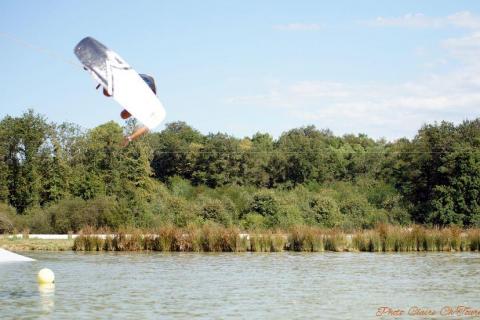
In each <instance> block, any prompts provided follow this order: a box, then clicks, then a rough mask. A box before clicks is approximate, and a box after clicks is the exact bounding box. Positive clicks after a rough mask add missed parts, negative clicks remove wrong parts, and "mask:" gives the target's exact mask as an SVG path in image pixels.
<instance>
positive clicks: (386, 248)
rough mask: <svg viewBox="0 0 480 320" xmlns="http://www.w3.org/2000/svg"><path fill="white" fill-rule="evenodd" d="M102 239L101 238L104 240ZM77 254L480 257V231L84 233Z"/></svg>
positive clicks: (213, 228)
mask: <svg viewBox="0 0 480 320" xmlns="http://www.w3.org/2000/svg"><path fill="white" fill-rule="evenodd" d="M100 234H101V235H100ZM73 250H76V251H144V250H147V251H162V252H173V251H181V252H246V251H249V252H281V251H297V252H323V251H334V252H341V251H361V252H454V251H477V252H478V251H480V229H468V230H463V229H460V228H457V227H450V228H430V229H428V228H425V227H422V226H412V227H410V228H405V227H399V226H392V225H385V224H382V225H378V226H377V227H376V228H375V229H371V230H361V231H356V232H353V233H351V234H347V233H345V232H344V231H341V230H336V229H322V228H315V227H310V226H297V227H294V228H291V229H289V230H283V231H282V230H256V231H252V232H250V233H249V234H242V233H241V231H240V229H238V228H235V227H230V228H226V227H222V226H219V225H213V224H212V225H211V224H206V225H203V226H201V227H198V226H188V227H185V228H178V227H175V226H163V227H160V228H157V229H154V230H140V229H133V228H129V229H122V230H119V231H118V232H115V233H111V232H109V230H93V229H90V228H87V229H84V230H82V232H81V233H80V235H79V236H78V237H77V238H76V239H75V241H74V245H73Z"/></svg>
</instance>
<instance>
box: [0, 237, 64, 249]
mask: <svg viewBox="0 0 480 320" xmlns="http://www.w3.org/2000/svg"><path fill="white" fill-rule="evenodd" d="M73 244H74V243H73V240H72V239H69V240H43V239H19V238H14V239H6V238H0V248H3V249H7V250H10V251H35V250H38V251H66V250H72V248H73Z"/></svg>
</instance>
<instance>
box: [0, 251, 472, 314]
mask: <svg viewBox="0 0 480 320" xmlns="http://www.w3.org/2000/svg"><path fill="white" fill-rule="evenodd" d="M27 255H28V256H30V257H32V258H35V259H37V260H38V261H36V262H32V263H7V264H5V263H4V264H0V318H1V319H11V318H13V319H37V318H44V319H65V318H69V319H87V318H88V319H89V318H96V319H111V318H115V319H379V318H380V317H377V316H376V313H377V311H378V308H380V307H382V306H385V307H390V308H392V309H393V308H396V309H400V311H401V310H403V311H404V313H403V315H402V316H400V317H399V318H400V319H402V318H405V319H421V318H423V317H420V316H409V315H408V312H409V311H410V312H414V311H412V310H415V309H412V308H413V307H415V306H417V307H422V308H424V311H425V308H428V309H429V310H431V311H433V312H437V314H436V316H433V317H427V318H430V319H432V318H437V319H438V318H440V317H439V316H438V315H439V313H440V312H441V311H442V309H443V312H448V311H446V310H448V309H445V308H448V307H456V306H459V305H463V306H468V307H471V308H474V309H477V310H478V309H480V283H479V279H480V254H478V253H426V254H410V253H409V254H375V253H305V254H303V253H266V254H255V253H241V254H238V253H236V254H228V253H222V254H196V253H191V254H188V253H172V254H165V253H117V254H116V253H97V254H96V253H73V252H59V253H51V252H41V253H37V252H32V253H29V254H27ZM43 267H47V268H50V269H52V270H53V271H54V272H55V276H56V284H55V287H54V288H52V287H46V288H45V287H39V286H38V285H37V283H36V274H37V272H38V271H39V270H40V269H41V268H43ZM392 312H393V310H392ZM425 312H426V311H425ZM383 318H384V319H394V317H393V316H391V315H384V316H383ZM479 318H480V317H478V318H477V319H479ZM446 319H463V317H460V316H459V315H458V314H457V316H453V317H446Z"/></svg>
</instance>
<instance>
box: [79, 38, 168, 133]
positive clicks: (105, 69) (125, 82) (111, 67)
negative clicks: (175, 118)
mask: <svg viewBox="0 0 480 320" xmlns="http://www.w3.org/2000/svg"><path fill="white" fill-rule="evenodd" d="M74 52H75V55H76V56H77V58H78V59H79V60H80V62H81V63H82V64H83V65H84V67H85V69H86V70H88V71H89V72H90V74H91V75H92V76H93V78H94V79H95V80H96V81H97V82H98V83H99V84H100V85H101V86H102V87H103V88H104V89H105V90H106V91H107V92H108V94H110V95H111V96H112V97H113V99H115V101H117V102H118V103H119V104H120V105H121V106H122V107H123V108H125V109H126V110H128V112H130V113H131V114H132V115H133V116H134V117H135V118H137V119H138V120H139V121H141V122H142V123H143V124H144V125H145V126H147V127H148V128H149V129H154V128H155V127H157V126H158V125H159V124H160V123H161V122H162V121H163V119H165V108H164V107H163V105H162V103H161V102H160V100H158V98H157V96H156V95H155V93H154V92H153V91H152V90H151V89H150V87H149V86H148V85H147V84H146V83H145V81H143V79H142V78H141V77H140V75H139V74H138V73H137V72H136V71H135V70H133V69H132V67H130V65H128V63H127V62H126V61H125V60H123V59H122V58H121V57H120V56H119V55H118V54H117V53H115V52H114V51H112V50H110V49H108V48H107V47H106V46H105V45H103V44H102V43H100V42H98V41H97V40H95V39H93V38H91V37H86V38H84V39H82V40H81V41H80V42H79V43H78V44H77V45H76V46H75V49H74Z"/></svg>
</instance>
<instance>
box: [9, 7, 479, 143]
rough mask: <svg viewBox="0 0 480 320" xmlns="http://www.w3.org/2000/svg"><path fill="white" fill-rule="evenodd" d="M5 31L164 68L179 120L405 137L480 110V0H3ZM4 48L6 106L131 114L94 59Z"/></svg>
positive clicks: (238, 128)
mask: <svg viewBox="0 0 480 320" xmlns="http://www.w3.org/2000/svg"><path fill="white" fill-rule="evenodd" d="M0 33H3V34H8V35H11V36H14V37H16V38H19V39H22V40H24V41H26V42H28V43H30V44H33V45H37V46H39V47H42V48H46V49H48V50H50V51H52V52H54V53H55V54H56V55H57V56H59V57H61V58H62V59H66V60H75V56H74V55H73V51H72V49H73V47H74V46H75V44H76V43H77V42H78V41H80V40H81V39H82V38H83V37H85V36H93V37H95V38H96V39H98V40H100V41H101V42H103V43H105V44H106V45H107V46H109V47H110V48H111V49H113V50H114V51H116V52H117V53H119V54H120V55H121V56H122V57H123V58H124V59H125V60H127V61H128V62H129V63H130V64H131V65H132V66H133V67H134V68H135V69H136V70H137V71H139V72H142V73H150V74H152V75H153V76H155V78H156V80H157V86H158V94H159V97H160V99H161V100H162V102H163V103H164V105H165V107H166V109H167V119H166V122H172V121H178V120H181V121H186V122H187V123H188V124H190V125H192V126H193V127H195V128H197V129H199V130H200V131H202V132H203V133H207V132H218V131H220V132H226V133H229V134H232V135H234V136H237V137H243V136H250V135H252V134H254V133H255V132H258V131H260V132H269V133H271V134H272V135H274V136H278V135H279V134H280V133H281V132H283V131H286V130H288V129H291V128H295V127H300V126H304V125H309V124H314V125H315V126H316V127H317V128H329V129H331V130H332V131H333V132H334V133H335V134H339V135H342V134H346V133H355V134H357V133H366V134H368V135H370V136H372V137H374V138H380V137H385V138H387V139H396V138H400V137H404V136H406V137H413V135H414V134H415V133H416V131H417V130H418V128H419V127H420V126H421V125H422V124H424V123H432V122H433V121H441V120H449V121H454V122H460V121H462V120H464V119H474V118H476V117H478V116H479V114H480V112H479V111H480V62H477V61H476V60H477V58H478V57H480V55H479V54H480V2H478V1H439V0H435V1H388V2H387V1H382V2H380V1H318V0H312V1H279V0H272V1H268V0H262V1H253V0H252V1H248V0H243V1H209V0H204V1H139V0H137V1H121V2H120V1H105V0H103V1H98V0H96V1H89V0H87V1H85V0H84V1H75V0H72V1H46V0H42V1H33V0H31V1H26V0H1V1H0ZM0 52H1V59H0V70H2V71H1V72H0V88H2V89H1V91H0V92H1V93H0V117H3V116H5V115H7V114H9V115H19V114H21V113H22V112H23V111H25V110H26V109H27V108H33V109H34V110H35V111H37V112H39V113H41V114H43V115H45V116H46V117H47V118H48V119H49V120H52V121H55V122H64V121H68V122H74V123H77V124H80V125H81V126H83V127H85V128H92V127H95V126H97V125H99V124H101V123H103V122H106V121H109V120H112V119H113V120H117V121H119V123H121V122H120V118H119V112H120V111H121V107H120V106H118V105H116V104H115V102H114V101H112V100H111V99H107V98H105V97H103V96H102V95H101V94H100V93H99V92H98V91H95V90H94V86H95V84H94V83H93V81H92V80H90V77H89V76H88V74H87V73H86V72H83V71H82V70H81V69H79V68H77V67H75V66H72V65H70V64H68V63H65V62H64V61H62V60H59V59H52V58H51V57H50V56H49V55H46V54H42V53H40V52H37V51H35V50H31V49H27V48H26V47H24V46H21V45H18V44H17V43H15V42H12V41H11V40H8V39H6V38H5V37H4V36H0ZM161 129H162V126H160V127H159V128H158V129H157V130H161Z"/></svg>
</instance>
